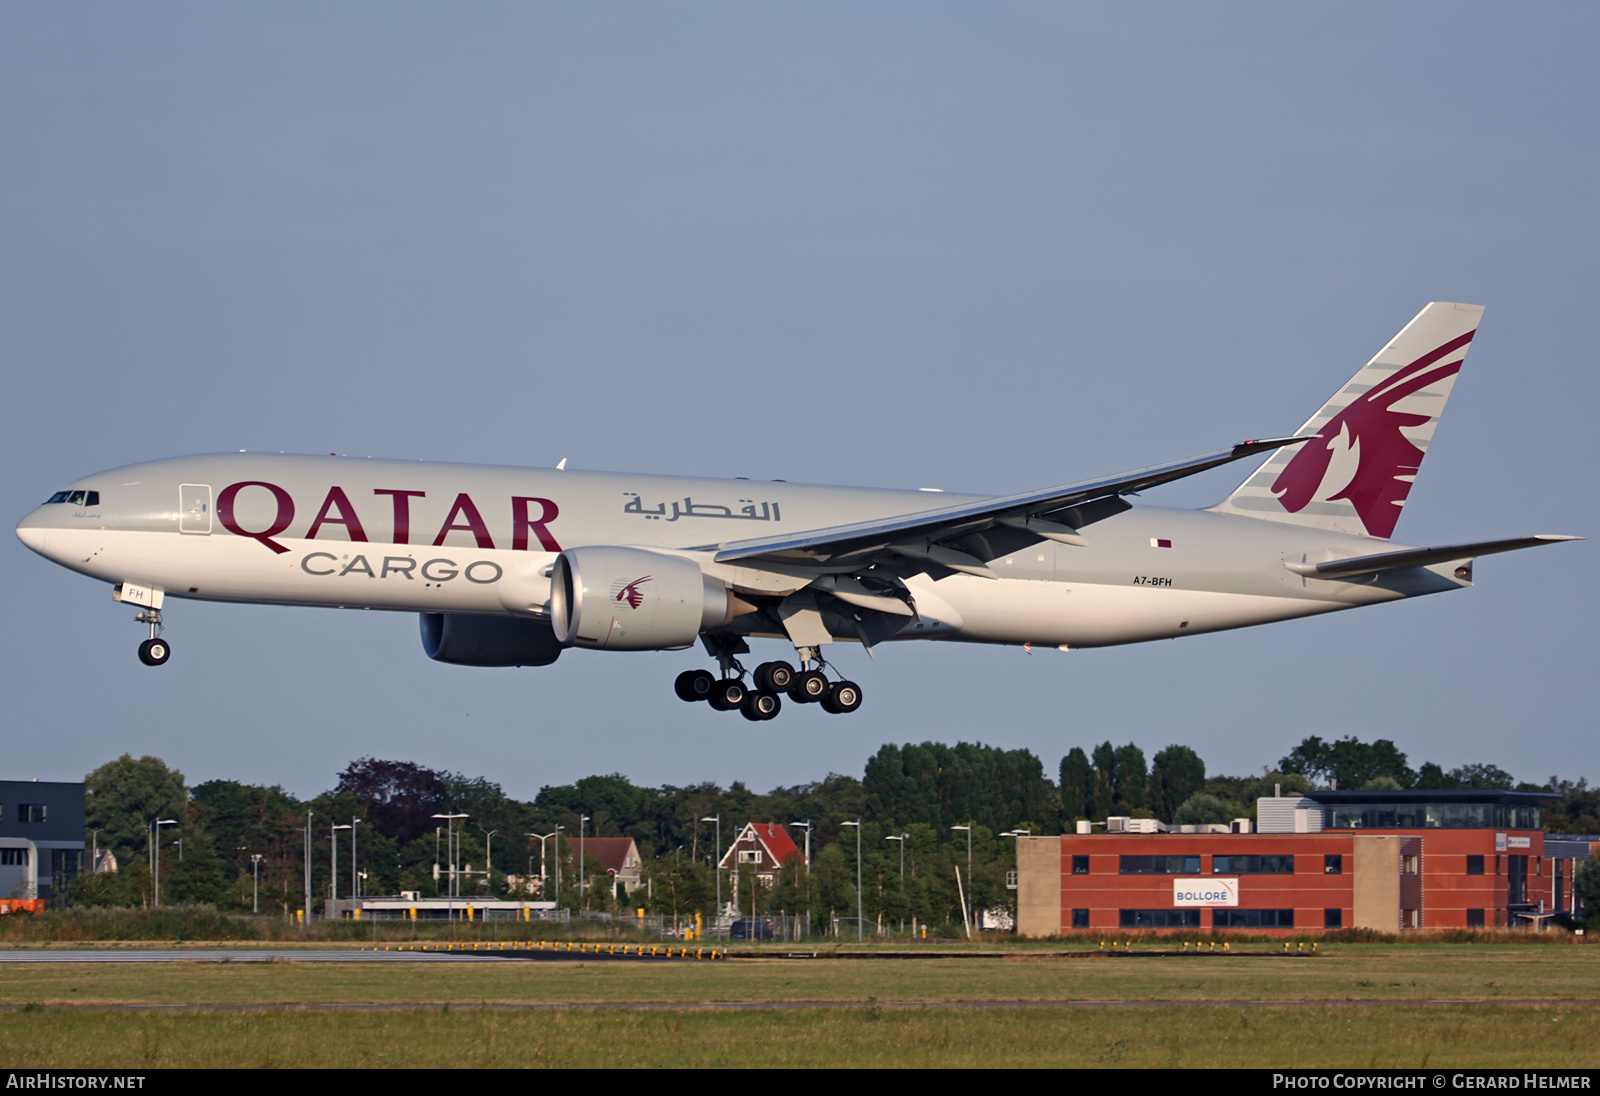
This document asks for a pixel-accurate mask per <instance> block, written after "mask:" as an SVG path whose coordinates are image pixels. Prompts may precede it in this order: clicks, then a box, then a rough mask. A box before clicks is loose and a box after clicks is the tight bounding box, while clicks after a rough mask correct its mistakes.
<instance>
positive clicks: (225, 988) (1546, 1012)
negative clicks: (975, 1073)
mask: <svg viewBox="0 0 1600 1096" xmlns="http://www.w3.org/2000/svg"><path fill="white" fill-rule="evenodd" d="M1441 999H1449V1000H1463V1001H1474V1002H1483V1003H1476V1004H1468V1005H1421V1004H1416V1003H1412V1002H1417V1001H1423V1000H1441ZM1529 999H1535V1000H1538V1001H1540V1002H1542V1003H1540V1004H1537V1005H1526V1004H1509V1003H1501V1004H1497V1003H1495V1002H1496V1001H1512V1000H1515V1001H1526V1000H1529ZM1595 999H1600V949H1594V948H1589V947H1560V948H1555V947H1551V948H1544V947H1516V946H1506V947H1486V946H1469V945H1434V944H1421V945H1342V946H1335V947H1330V948H1329V949H1328V951H1327V953H1326V954H1323V955H1319V956H1318V957H1317V958H1315V959H1298V958H1296V959H1284V958H1281V957H1274V956H1270V955H1254V956H1230V957H1228V958H1212V957H1210V956H1207V957H1204V958H1198V959H1197V958H1192V957H1172V958H1161V957H1150V958H1133V959H1120V958H1119V959H1112V958H1101V957H1098V956H1096V957H1094V958H1090V959H1058V958H1046V957H1043V956H1041V955H1040V954H1039V953H1037V952H1018V953H1016V954H1015V955H1014V956H1013V957H1008V958H1003V959H927V960H844V959H823V960H803V961H783V960H776V959H766V960H743V961H729V962H718V963H679V964H649V963H639V964H636V963H607V962H599V963H596V962H593V961H590V962H571V963H544V962H526V963H524V962H517V963H511V962H488V963H483V964H477V963H470V964H469V963H439V964H424V963H385V964H375V963H374V964H314V963H295V962H273V963H221V964H219V963H211V962H194V963H161V964H100V965H83V964H74V965H68V964H33V963H29V964H16V965H10V964H0V1005H9V1006H11V1008H10V1009H9V1010H8V1011H5V1012H3V1013H0V1029H3V1031H4V1036H5V1038H6V1043H5V1045H6V1046H8V1047H10V1048H12V1050H13V1054H12V1055H9V1057H11V1058H12V1059H13V1064H15V1065H17V1066H28V1067H40V1066H58V1067H64V1066H96V1067H116V1068H135V1067H141V1066H144V1067H159V1066H184V1065H206V1066H211V1065H236V1066H246V1067H258V1066H357V1065H360V1066H366V1067H372V1066H398V1067H419V1066H460V1065H483V1066H517V1065H526V1066H605V1065H610V1066H616V1065H635V1066H656V1067H660V1066H714V1065H773V1064H788V1065H841V1066H892V1067H906V1066H1006V1065H1015V1066H1039V1065H1053V1066H1070V1065H1077V1066H1105V1065H1117V1066H1171V1065H1183V1066H1256V1067H1262V1066H1276V1067H1291V1066H1293V1067H1305V1066H1317V1065H1320V1066H1348V1067H1357V1066H1430V1067H1435V1068H1448V1067H1463V1068H1465V1067H1473V1066H1513V1067H1536V1066H1546V1067H1556V1066H1560V1067H1579V1068H1584V1067H1587V1068H1594V1067H1595V1066H1596V1065H1600V1006H1597V1005H1595V1004H1586V1003H1580V1002H1583V1001H1593V1000H1595ZM1241 1000H1248V1001H1282V1002H1289V1001H1314V1002H1328V1004H1313V1005H1292V1006H1288V1005H1286V1006H1282V1007H1277V1006H1265V1007H1234V1006H1230V1005H1227V1004H1224V1003H1222V1002H1229V1001H1241ZM1002 1001H1041V1002H1070V1001H1105V1002H1123V1003H1122V1004H1118V1005H1109V1006H1106V1007H1092V1008H1086V1007H1081V1006H1080V1007H1073V1006H1070V1005H1063V1006H1060V1007H1040V1008H1029V1009H1015V1008H1013V1009H993V1008H990V1009H985V1008H976V1007H971V1006H970V1005H967V1006H963V1005H961V1004H959V1003H961V1002H1002ZM524 1002H537V1003H552V1002H555V1003H569V1004H573V1005H579V1004H583V1005H600V1006H604V1005H606V1004H614V1005H621V1004H627V1003H658V1004H665V1005H668V1006H677V1007H668V1008H665V1009H656V1010H652V1011H643V1010H637V1009H635V1010H627V1009H620V1008H618V1009H608V1008H604V1007H599V1008H569V1009H560V1008H556V1009H550V1008H539V1009H523V1010H507V1009H497V1008H484V1007H482V1006H484V1005H491V1006H492V1005H500V1004H516V1003H524ZM717 1002H777V1003H780V1005H781V1003H784V1002H794V1003H801V1002H841V1003H842V1004H841V1005H840V1006H839V1007H831V1008H821V1009H819V1008H791V1009H785V1008H782V1007H779V1008H777V1009H764V1010H760V1011H735V1010H732V1009H717V1008H715V1007H714V1005H715V1004H716V1003H717ZM901 1002H910V1003H911V1004H901ZM1138 1002H1152V1003H1151V1004H1143V1005H1141V1004H1138ZM1160 1002H1201V1003H1203V1002H1218V1004H1216V1005H1212V1006H1205V1005H1200V1006H1198V1007H1197V1006H1196V1005H1178V1004H1172V1005H1167V1004H1160ZM1338 1002H1392V1003H1389V1004H1382V1003H1374V1004H1366V1005H1358V1006H1350V1005H1340V1004H1337V1003H1338ZM328 1004H349V1005H353V1006H359V1005H387V1006H415V1007H399V1008H390V1009H387V1010H385V1011H377V1012H373V1011H359V1010H358V1009H354V1008H352V1009H350V1010H336V1011H322V1010H318V1011H305V1010H300V1009H296V1008H293V1007H289V1008H287V1009H285V1008H283V1007H281V1006H296V1005H328ZM73 1005H79V1006H82V1005H113V1006H121V1008H122V1010H120V1011H91V1010H86V1009H85V1010H79V1009H73V1008H71V1007H70V1006H73ZM150 1005H155V1006H172V1005H181V1006H187V1007H186V1009H185V1011H181V1012H175V1011H151V1010H141V1009H140V1008H139V1006H150ZM251 1005H263V1006H274V1007H275V1010H273V1011H257V1010H249V1011H229V1010H235V1009H239V1008H240V1007H244V1008H245V1009H249V1006H251ZM18 1006H23V1007H18ZM60 1006H68V1007H65V1008H63V1007H60ZM206 1006H217V1007H215V1008H208V1007H206ZM707 1006H713V1007H707ZM756 1046H759V1047H760V1059H759V1061H756V1060H752V1057H751V1056H752V1053H753V1048H754V1047H756ZM622 1048H626V1049H625V1052H624V1051H623V1049H622Z"/></svg>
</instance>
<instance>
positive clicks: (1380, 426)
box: [1212, 301, 1483, 539]
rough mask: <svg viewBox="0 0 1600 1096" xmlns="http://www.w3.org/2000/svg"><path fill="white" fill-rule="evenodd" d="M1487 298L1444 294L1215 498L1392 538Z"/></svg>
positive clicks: (1243, 509)
mask: <svg viewBox="0 0 1600 1096" xmlns="http://www.w3.org/2000/svg"><path fill="white" fill-rule="evenodd" d="M1482 316H1483V307H1482V306H1481V305H1475V304H1452V303H1448V302H1440V301H1435V302H1433V303H1432V304H1430V305H1428V307H1426V308H1424V309H1423V310H1422V311H1421V312H1419V313H1417V315H1416V318H1415V319H1413V320H1412V321H1411V322H1410V323H1408V324H1406V326H1405V327H1404V328H1403V329H1402V330H1401V332H1400V334H1398V335H1396V336H1395V337H1394V338H1393V339H1391V340H1390V341H1389V344H1388V345H1387V346H1385V347H1384V348H1383V349H1382V350H1380V351H1378V354H1377V356H1376V357H1374V358H1373V359H1372V360H1371V361H1370V362H1368V363H1367V364H1366V365H1365V366H1363V367H1362V369H1361V371H1360V372H1359V373H1357V374H1356V375H1355V376H1354V377H1351V378H1350V381H1349V383H1347V384H1346V385H1345V386H1344V387H1343V388H1341V389H1339V391H1338V392H1336V393H1335V394H1334V396H1333V398H1332V399H1330V400H1329V401H1328V402H1327V403H1326V404H1325V405H1323V408H1322V410H1320V411H1318V412H1317V413H1316V414H1315V415H1313V416H1311V418H1310V419H1309V420H1307V422H1306V424H1305V425H1304V426H1302V427H1301V428H1300V429H1299V430H1297V431H1295V434H1296V436H1299V437H1311V438H1314V439H1315V440H1313V441H1309V442H1307V443H1306V444H1304V445H1300V446H1295V447H1293V448H1288V449H1280V450H1278V451H1277V452H1275V453H1273V454H1272V456H1270V457H1268V458H1267V460H1266V461H1265V462H1264V463H1263V464H1262V465H1261V467H1259V468H1257V469H1256V470H1255V472H1254V473H1253V474H1252V475H1251V476H1250V478H1249V479H1247V480H1245V481H1244V482H1243V483H1242V484H1240V485H1239V487H1238V489H1237V490H1236V491H1234V492H1233V494H1231V495H1229V496H1228V497H1227V498H1226V499H1224V500H1223V501H1222V502H1220V503H1218V504H1217V505H1216V506H1214V507H1212V509H1213V510H1215V511H1217V512H1219V513H1224V514H1240V515H1242V516H1244V517H1252V518H1262V519H1265V520H1268V521H1282V522H1288V523H1290V524H1294V525H1310V526H1315V527H1316V528H1319V529H1331V530H1334V531H1337V532H1341V533H1356V534H1361V535H1365V536H1371V537H1381V538H1383V539H1388V538H1389V537H1390V536H1391V535H1392V534H1393V533H1394V527H1395V523H1396V522H1397V521H1399V519H1400V510H1401V508H1402V507H1403V506H1404V505H1405V502H1406V496H1407V495H1409V494H1410V493H1411V484H1412V482H1413V481H1414V480H1415V479H1416V476H1417V469H1418V468H1419V467H1420V466H1421V464H1422V458H1423V456H1424V455H1425V454H1426V453H1427V450H1428V443H1429V442H1430V441H1431V440H1432V438H1433V430H1434V427H1435V426H1437V425H1438V423H1439V417H1440V416H1441V415H1442V414H1443V413H1444V405H1445V401H1446V400H1448V399H1449V398H1450V389H1451V387H1452V386H1453V385H1454V384H1455V379H1456V374H1457V373H1458V372H1459V371H1460V369H1461V363H1462V361H1463V360H1464V359H1465V358H1466V356H1467V348H1468V347H1469V346H1470V345H1471V343H1472V336H1473V335H1474V334H1475V333H1476V332H1477V330H1478V321H1479V320H1480V319H1481V318H1482Z"/></svg>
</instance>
